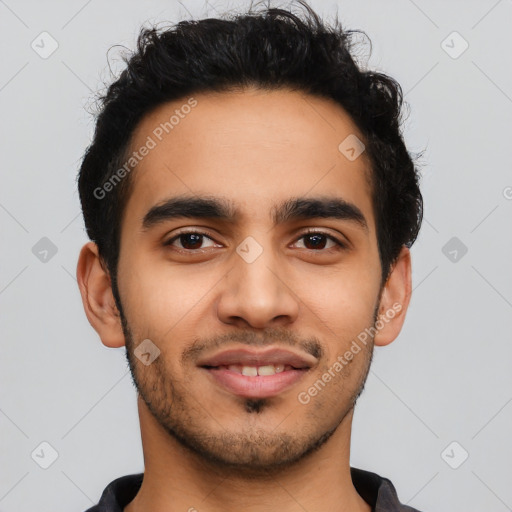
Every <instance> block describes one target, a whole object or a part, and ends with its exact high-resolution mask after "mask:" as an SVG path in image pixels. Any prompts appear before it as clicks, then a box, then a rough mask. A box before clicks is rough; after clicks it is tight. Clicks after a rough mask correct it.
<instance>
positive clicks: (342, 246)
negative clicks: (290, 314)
mask: <svg viewBox="0 0 512 512" xmlns="http://www.w3.org/2000/svg"><path fill="white" fill-rule="evenodd" d="M183 235H201V236H204V237H206V238H209V239H210V240H212V241H214V242H215V240H213V238H212V237H211V236H210V235H208V233H203V232H201V231H182V232H181V233H178V234H177V235H175V236H173V237H172V238H170V239H169V240H167V241H166V242H164V244H163V245H164V246H166V247H167V246H172V244H173V242H174V241H176V240H178V239H179V238H180V236H183ZM313 235H320V236H324V237H326V238H327V239H329V240H332V241H333V242H334V243H335V244H336V245H337V246H338V247H336V248H334V247H331V248H330V249H306V250H307V251H310V252H328V251H330V250H332V249H336V250H343V249H348V246H347V244H345V243H344V242H341V241H340V240H338V239H337V238H336V237H334V236H332V235H330V234H328V233H326V232H324V231H317V230H311V231H306V232H304V233H302V234H301V235H300V236H299V237H298V238H296V239H295V242H298V241H299V240H300V239H301V238H304V237H306V236H313ZM177 250H179V251H181V252H187V253H194V252H199V251H201V250H202V249H182V248H177Z"/></svg>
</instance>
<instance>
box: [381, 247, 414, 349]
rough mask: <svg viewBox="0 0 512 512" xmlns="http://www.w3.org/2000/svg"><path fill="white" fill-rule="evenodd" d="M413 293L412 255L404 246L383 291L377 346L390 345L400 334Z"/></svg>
mask: <svg viewBox="0 0 512 512" xmlns="http://www.w3.org/2000/svg"><path fill="white" fill-rule="evenodd" d="M411 293H412V285H411V253H410V251H409V249H408V248H407V247H405V246H403V247H402V250H401V251H400V254H399V255H398V258H397V259H396V262H395V264H394V266H393V268H392V270H391V273H390V274H389V276H388V279H387V281H386V284H385V285H384V289H383V290H382V294H381V299H380V304H379V315H378V317H377V321H376V322H375V327H376V329H377V333H376V334H375V338H374V344H375V345H376V346H381V347H383V346H385V345H389V344H390V343H391V342H392V341H393V340H394V339H395V338H396V337H397V336H398V335H399V334H400V331H401V330H402V326H403V324H404V320H405V313H406V312H407V308H408V307H409V302H410V300H411Z"/></svg>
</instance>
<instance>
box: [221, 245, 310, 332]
mask: <svg viewBox="0 0 512 512" xmlns="http://www.w3.org/2000/svg"><path fill="white" fill-rule="evenodd" d="M250 250H251V251H254V250H255V248H254V246H251V247H250ZM240 254H242V255H243V253H242V252H240V253H235V252H234V253H233V254H232V260H233V262H232V266H231V270H230V271H229V272H228V274H227V275H226V276H225V279H223V280H222V282H221V283H219V285H220V286H221V292H220V296H219V299H218V302H217V315H218V317H219V319H220V320H221V321H222V322H224V323H226V324H231V325H236V326H237V327H241V328H247V327H248V326H249V327H253V328H257V329H263V328H268V327H273V326H279V325H281V326H284V325H289V324H291V323H293V322H294V321H295V320H296V319H297V316H298V312H299V304H300V300H299V299H298V297H297V296H296V295H295V294H294V293H293V283H289V282H288V280H289V279H287V274H286V271H285V270H286V269H285V268H284V267H283V265H284V262H283V261H282V259H280V258H279V256H278V255H276V254H275V253H274V251H272V250H271V249H270V248H264V249H263V250H262V252H261V254H260V255H259V256H258V257H257V258H256V259H255V260H254V261H252V260H251V258H246V257H242V256H241V255H240Z"/></svg>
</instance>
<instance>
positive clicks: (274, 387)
mask: <svg viewBox="0 0 512 512" xmlns="http://www.w3.org/2000/svg"><path fill="white" fill-rule="evenodd" d="M201 370H202V371H204V372H207V373H208V375H209V377H210V378H211V379H212V380H213V382H214V383H216V384H218V385H220V386H221V387H222V388H224V389H225V390H227V391H229V392H230V393H233V394H234V395H237V396H241V397H244V398H269V397H272V396H275V395H278V394H280V393H282V392H283V391H285V390H286V389H288V388H290V387H291V386H293V385H294V384H296V383H297V382H298V381H299V380H301V379H302V378H303V377H304V375H306V373H308V370H307V369H302V370H295V369H294V370H284V371H283V372H281V373H276V374H274V375H258V376H257V377H248V376H245V375H242V374H241V373H237V372H234V371H231V370H229V369H227V368H219V369H217V368H201Z"/></svg>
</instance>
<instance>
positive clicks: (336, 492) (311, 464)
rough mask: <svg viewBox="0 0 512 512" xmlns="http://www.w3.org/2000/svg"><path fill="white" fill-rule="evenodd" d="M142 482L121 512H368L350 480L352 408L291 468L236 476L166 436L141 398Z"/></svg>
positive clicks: (235, 472) (369, 511) (234, 472)
mask: <svg viewBox="0 0 512 512" xmlns="http://www.w3.org/2000/svg"><path fill="white" fill-rule="evenodd" d="M138 405H139V416H140V424H141V435H142V444H143V450H144V462H145V470H144V480H143V483H142V486H141V488H140V490H139V492H138V494H137V496H136V497H135V498H134V500H133V501H132V502H131V503H130V504H129V505H128V506H127V507H126V508H125V509H124V512H143V511H147V510H152V511H153V512H174V511H188V512H235V511H236V512H239V511H240V510H246V511H249V512H264V511H265V512H266V511H268V510H276V509H278V510H280V511H281V512H292V511H293V512H298V511H301V512H303V511H304V510H307V511H308V512H320V511H325V510H332V511H336V512H349V511H350V512H363V511H364V512H371V507H370V506H369V505H368V504H367V503H366V502H365V501H364V500H363V499H362V498H361V497H360V496H359V494H358V493H357V491H356V489H355V488H354V485H353V483H352V479H351V476H350V462H349V460H350V431H351V426H352V417H353V409H352V410H351V411H350V412H349V413H348V414H347V415H346V417H345V418H344V419H343V421H342V422H341V424H340V425H339V426H338V428H337V429H336V431H335V432H334V433H333V434H332V436H331V437H330V438H329V440H328V441H327V442H326V443H324V444H323V445H322V446H321V447H320V448H319V449H318V450H316V451H315V452H313V453H311V454H309V456H307V457H306V458H304V459H302V460H301V461H300V462H299V463H297V464H295V465H294V466H291V467H287V468H283V469H281V470H279V471H277V470H273V471H272V472H264V471H263V472H259V473H253V474H250V475H249V474H247V473H240V471H237V470H236V469H232V468H225V467H219V466H217V465H215V464H213V463H211V462H209V461H207V460H205V459H204V458H202V457H200V456H199V455H198V454H196V453H194V452H192V451H191V450H189V449H188V448H186V447H184V446H183V445H181V444H180V443H179V442H178V441H177V440H176V439H175V438H174V437H172V436H170V435H169V434H168V433H167V432H166V431H165V430H164V429H162V427H161V426H160V425H159V424H158V422H157V421H156V420H155V418H154V417H153V415H152V414H151V413H150V412H149V411H148V409H147V407H146V405H145V404H144V402H143V401H142V399H141V398H140V397H139V400H138Z"/></svg>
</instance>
